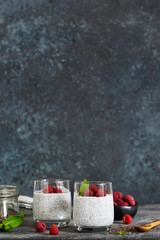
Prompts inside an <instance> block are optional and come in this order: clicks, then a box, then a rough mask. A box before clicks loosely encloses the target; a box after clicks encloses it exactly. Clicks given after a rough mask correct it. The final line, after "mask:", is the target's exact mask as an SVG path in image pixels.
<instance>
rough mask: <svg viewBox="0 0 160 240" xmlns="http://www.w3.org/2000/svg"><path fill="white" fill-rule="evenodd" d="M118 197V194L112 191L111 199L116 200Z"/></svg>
mask: <svg viewBox="0 0 160 240" xmlns="http://www.w3.org/2000/svg"><path fill="white" fill-rule="evenodd" d="M118 198H119V196H118V194H117V193H116V192H113V199H114V201H116V200H117V199H118Z"/></svg>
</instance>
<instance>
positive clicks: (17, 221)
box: [2, 213, 24, 230]
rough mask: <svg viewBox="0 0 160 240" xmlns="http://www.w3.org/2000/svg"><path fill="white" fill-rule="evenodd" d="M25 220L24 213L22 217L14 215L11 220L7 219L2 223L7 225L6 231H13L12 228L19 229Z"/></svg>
mask: <svg viewBox="0 0 160 240" xmlns="http://www.w3.org/2000/svg"><path fill="white" fill-rule="evenodd" d="M23 218H24V213H21V215H12V216H10V217H9V218H7V219H5V220H4V221H3V222H2V223H3V224H4V225H5V229H6V230H7V229H11V228H12V227H18V226H19V225H20V224H21V223H22V222H23Z"/></svg>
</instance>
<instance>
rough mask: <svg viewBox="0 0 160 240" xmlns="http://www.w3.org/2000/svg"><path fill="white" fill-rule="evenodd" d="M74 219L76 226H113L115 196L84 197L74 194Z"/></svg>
mask: <svg viewBox="0 0 160 240" xmlns="http://www.w3.org/2000/svg"><path fill="white" fill-rule="evenodd" d="M73 218H74V224H75V226H80V227H107V226H110V225H112V224H113V220H114V208H113V195H112V194H107V195H106V196H103V197H90V196H88V197H86V196H85V197H84V196H79V195H78V193H74V209H73Z"/></svg>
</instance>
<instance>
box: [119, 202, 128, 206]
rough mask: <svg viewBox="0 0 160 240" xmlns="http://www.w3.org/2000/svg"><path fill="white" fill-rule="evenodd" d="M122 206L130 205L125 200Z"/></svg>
mask: <svg viewBox="0 0 160 240" xmlns="http://www.w3.org/2000/svg"><path fill="white" fill-rule="evenodd" d="M121 206H129V205H128V203H127V202H123V203H122V204H121Z"/></svg>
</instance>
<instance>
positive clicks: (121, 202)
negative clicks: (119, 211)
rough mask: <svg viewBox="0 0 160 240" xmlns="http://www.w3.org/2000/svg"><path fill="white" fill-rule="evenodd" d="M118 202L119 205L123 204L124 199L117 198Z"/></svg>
mask: <svg viewBox="0 0 160 240" xmlns="http://www.w3.org/2000/svg"><path fill="white" fill-rule="evenodd" d="M116 203H117V205H118V206H122V204H123V203H124V202H123V200H122V199H117V200H116Z"/></svg>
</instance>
